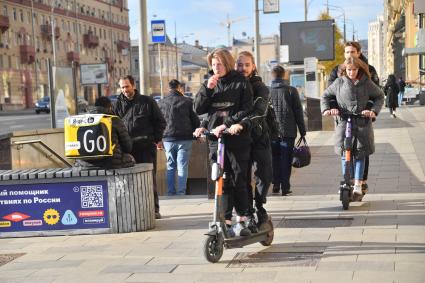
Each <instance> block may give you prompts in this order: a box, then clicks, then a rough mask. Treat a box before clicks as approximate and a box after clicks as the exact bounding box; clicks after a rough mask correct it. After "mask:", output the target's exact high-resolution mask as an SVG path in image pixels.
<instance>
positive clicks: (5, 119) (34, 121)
mask: <svg viewBox="0 0 425 283" xmlns="http://www.w3.org/2000/svg"><path fill="white" fill-rule="evenodd" d="M50 127H51V126H50V115H48V114H39V115H37V114H30V115H19V116H1V117H0V135H2V134H6V133H10V132H14V131H26V130H36V129H49V128H50Z"/></svg>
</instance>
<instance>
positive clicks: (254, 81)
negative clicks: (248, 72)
mask: <svg viewBox="0 0 425 283" xmlns="http://www.w3.org/2000/svg"><path fill="white" fill-rule="evenodd" d="M249 82H250V84H251V86H252V90H253V94H254V97H253V100H254V102H253V107H252V110H251V112H250V113H249V115H248V118H249V119H250V120H251V122H252V130H251V135H252V139H253V141H254V144H255V143H258V142H259V140H260V139H261V140H262V141H263V140H264V141H265V142H266V143H267V141H269V133H268V127H267V123H266V115H267V108H268V105H269V88H268V87H267V86H266V85H265V84H264V83H263V81H262V80H261V77H259V76H252V77H250V78H249Z"/></svg>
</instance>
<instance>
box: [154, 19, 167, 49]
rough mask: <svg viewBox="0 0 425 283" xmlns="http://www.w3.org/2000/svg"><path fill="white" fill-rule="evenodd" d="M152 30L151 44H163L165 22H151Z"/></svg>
mask: <svg viewBox="0 0 425 283" xmlns="http://www.w3.org/2000/svg"><path fill="white" fill-rule="evenodd" d="M151 29H152V43H165V41H166V38H165V36H166V35H165V21H164V20H155V21H151Z"/></svg>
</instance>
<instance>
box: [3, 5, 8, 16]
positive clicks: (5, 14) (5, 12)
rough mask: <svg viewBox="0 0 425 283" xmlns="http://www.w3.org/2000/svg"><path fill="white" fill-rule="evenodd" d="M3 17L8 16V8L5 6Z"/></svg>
mask: <svg viewBox="0 0 425 283" xmlns="http://www.w3.org/2000/svg"><path fill="white" fill-rule="evenodd" d="M3 16H6V17H7V16H8V15H7V6H6V5H3Z"/></svg>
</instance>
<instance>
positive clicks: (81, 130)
mask: <svg viewBox="0 0 425 283" xmlns="http://www.w3.org/2000/svg"><path fill="white" fill-rule="evenodd" d="M113 117H115V116H112V115H105V114H85V115H76V116H70V117H67V118H66V119H65V126H64V132H65V156H66V157H68V158H93V157H103V156H112V152H113V145H112V138H111V136H112V118H113Z"/></svg>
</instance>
